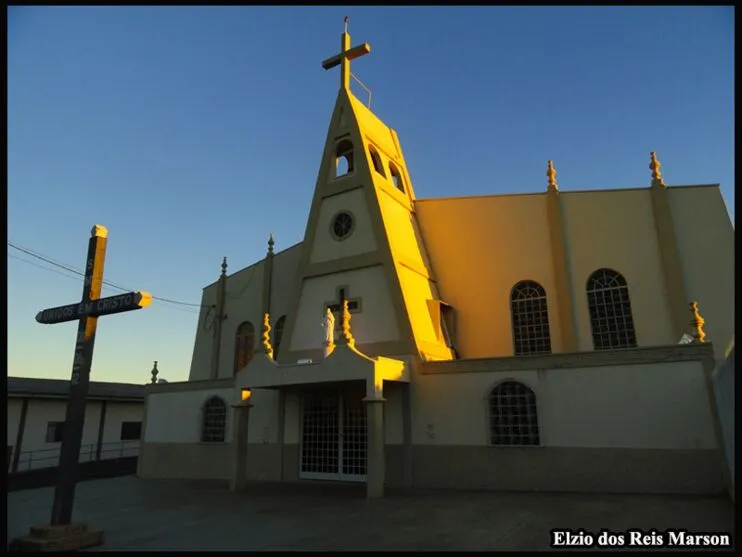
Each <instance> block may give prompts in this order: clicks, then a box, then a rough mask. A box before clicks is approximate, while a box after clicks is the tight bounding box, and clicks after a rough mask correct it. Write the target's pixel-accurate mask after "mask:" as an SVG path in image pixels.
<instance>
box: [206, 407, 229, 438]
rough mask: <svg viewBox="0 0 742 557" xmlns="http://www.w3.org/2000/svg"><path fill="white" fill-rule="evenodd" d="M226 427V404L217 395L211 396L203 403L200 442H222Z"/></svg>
mask: <svg viewBox="0 0 742 557" xmlns="http://www.w3.org/2000/svg"><path fill="white" fill-rule="evenodd" d="M226 428H227V404H226V403H225V402H224V400H222V399H221V398H219V397H218V396H213V397H211V398H210V399H209V400H207V401H206V402H205V403H204V406H203V414H202V423H201V442H202V443H223V442H224V440H225V439H224V438H225V432H226Z"/></svg>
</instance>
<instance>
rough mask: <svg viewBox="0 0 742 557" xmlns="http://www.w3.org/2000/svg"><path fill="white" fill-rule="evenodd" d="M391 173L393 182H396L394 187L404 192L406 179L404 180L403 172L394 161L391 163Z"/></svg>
mask: <svg viewBox="0 0 742 557" xmlns="http://www.w3.org/2000/svg"><path fill="white" fill-rule="evenodd" d="M389 174H391V175H392V182H394V187H395V188H397V189H398V190H399V191H401V192H402V193H404V180H402V173H401V172H400V171H399V169H398V168H397V167H396V166H395V165H394V163H393V162H390V163H389Z"/></svg>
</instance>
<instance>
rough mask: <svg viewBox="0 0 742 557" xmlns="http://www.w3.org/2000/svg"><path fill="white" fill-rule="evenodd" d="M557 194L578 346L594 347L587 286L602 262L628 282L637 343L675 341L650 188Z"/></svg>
mask: <svg viewBox="0 0 742 557" xmlns="http://www.w3.org/2000/svg"><path fill="white" fill-rule="evenodd" d="M559 199H560V202H561V204H562V211H563V219H564V227H565V236H566V245H567V254H568V255H567V257H568V262H567V263H568V266H569V269H570V274H571V277H572V289H573V299H574V307H575V309H576V311H575V319H576V322H577V332H578V348H579V350H580V351H589V350H593V340H592V329H591V325H590V314H589V311H588V306H587V290H586V287H587V280H588V278H589V276H590V275H591V274H592V273H593V272H594V271H596V270H597V269H600V268H603V267H607V268H609V269H613V270H614V271H617V272H619V273H621V274H622V275H623V276H624V278H625V279H626V282H627V283H628V287H629V297H630V300H631V311H632V315H633V318H634V327H635V330H636V337H637V344H638V346H663V345H669V344H674V343H677V342H678V340H679V339H676V338H673V334H672V328H671V321H670V316H669V313H668V307H667V302H666V296H665V283H664V279H663V277H664V275H663V270H662V266H661V257H660V251H659V243H658V239H657V231H656V228H655V222H654V214H653V212H652V200H651V197H650V191H649V189H648V188H645V189H626V190H601V191H580V192H563V193H560V194H559Z"/></svg>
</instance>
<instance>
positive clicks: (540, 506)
mask: <svg viewBox="0 0 742 557" xmlns="http://www.w3.org/2000/svg"><path fill="white" fill-rule="evenodd" d="M363 487H364V486H347V485H331V486H324V485H301V486H300V485H287V484H284V485H251V486H249V487H248V488H247V489H246V490H245V491H243V492H239V493H232V492H230V491H228V490H227V489H226V487H225V486H221V485H218V484H213V483H212V484H208V483H196V482H177V481H156V480H139V479H137V478H136V477H134V476H125V477H119V478H112V479H103V480H94V481H87V482H83V483H80V484H79V485H78V486H77V500H76V504H75V513H74V519H75V520H76V521H82V522H86V523H88V524H89V525H90V526H91V527H95V528H102V529H103V530H104V531H105V544H104V545H103V546H102V547H101V548H97V549H99V550H100V549H103V550H133V551H144V550H172V551H185V550H204V551H208V550H212V551H218V550H232V551H235V550H241V551H246V550H251V551H260V550H284V549H285V550H394V549H400V550H443V549H459V550H487V549H503V550H504V549H515V550H526V549H537V550H539V549H549V538H550V536H549V530H551V529H552V528H555V527H559V528H571V529H580V528H582V529H585V530H588V531H592V532H598V531H599V530H600V529H602V528H608V529H611V530H614V531H615V530H627V529H629V528H641V529H644V530H649V529H651V528H655V529H657V530H665V529H667V528H675V529H678V528H686V529H688V530H690V531H696V532H697V531H706V532H709V531H717V532H718V531H724V532H728V533H732V535H733V528H734V506H733V504H732V503H731V502H730V501H729V500H727V499H724V498H704V497H679V496H674V497H670V496H665V497H660V496H624V495H574V494H523V493H484V492H477V493H460V492H425V493H416V494H415V495H413V496H405V495H401V494H396V495H395V494H392V495H391V496H389V497H387V498H384V499H380V500H375V501H367V500H366V499H365V498H364V490H363ZM52 497H53V488H41V489H35V490H28V491H16V492H12V493H9V494H8V539H9V540H11V539H13V538H14V537H16V536H19V535H25V534H26V533H27V531H28V527H29V526H31V525H35V524H43V523H46V522H48V521H49V513H50V509H51V502H52Z"/></svg>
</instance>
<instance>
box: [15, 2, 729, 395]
mask: <svg viewBox="0 0 742 557" xmlns="http://www.w3.org/2000/svg"><path fill="white" fill-rule="evenodd" d="M345 15H348V16H349V17H350V27H349V30H350V33H351V35H352V37H353V44H354V45H355V44H358V43H359V42H363V41H367V42H369V43H370V44H371V47H372V52H371V55H370V56H364V57H363V58H361V59H359V60H357V61H355V62H354V63H353V67H352V70H353V73H354V74H355V75H356V76H358V78H359V79H360V80H361V81H362V82H363V83H364V84H365V85H367V86H368V87H369V88H370V89H371V90H372V92H373V95H372V109H373V110H374V112H375V113H376V114H377V115H378V116H379V117H380V118H381V119H382V120H384V121H385V122H386V123H387V124H388V125H390V126H391V127H393V128H394V129H396V130H397V132H398V134H399V137H400V141H401V143H402V147H403V149H404V150H405V157H406V160H407V164H408V166H409V170H410V174H411V178H412V181H413V184H414V187H415V192H416V194H417V195H418V197H421V198H425V197H442V196H459V195H482V194H496V193H515V192H535V191H543V190H544V189H545V187H546V175H545V172H546V161H547V160H548V159H553V160H554V162H555V166H556V169H557V172H558V176H557V179H558V182H559V186H560V188H561V189H562V190H564V191H568V190H580V189H603V188H622V187H640V186H648V185H649V180H650V170H649V168H648V164H649V152H650V151H653V150H654V151H657V153H658V156H659V159H660V161H661V162H662V165H663V166H662V170H663V174H664V177H665V179H666V182H667V183H668V184H669V185H671V186H672V185H688V184H709V183H720V184H721V185H722V192H723V195H724V198H725V200H726V203H727V207H728V209H729V211H730V215H731V217H732V219H734V157H733V154H734V153H733V151H734V122H733V119H734V54H733V51H734V8H733V7H477V8H470V7H420V8H410V7H367V8H362V7H350V8H342V7H311V8H296V7H118V6H116V7H96V8H87V7H85V8H71V7H61V8H56V7H30V8H26V7H20V8H19V7H13V8H9V12H8V240H9V241H10V242H12V243H14V244H16V245H19V246H22V247H24V248H29V249H31V250H33V251H35V252H37V253H40V254H42V255H44V256H47V257H50V258H52V259H54V260H55V261H58V262H62V263H65V264H67V265H70V266H72V267H74V268H77V269H81V270H82V268H83V266H84V261H85V256H86V249H87V247H86V246H87V240H88V238H89V234H90V229H91V227H92V225H93V224H95V223H99V224H103V225H105V226H106V227H108V229H109V242H108V254H107V260H106V269H105V278H106V279H107V280H109V281H111V282H113V283H115V284H117V285H121V286H123V287H125V288H128V289H132V290H146V291H149V292H151V293H152V294H153V295H155V296H159V297H164V298H169V299H172V300H176V301H182V302H186V303H191V304H199V303H200V297H201V289H202V288H203V287H204V286H206V285H207V284H209V283H211V282H213V281H214V280H216V278H217V277H218V275H219V265H220V263H221V258H222V256H224V255H226V256H227V258H228V261H229V268H230V272H234V271H236V270H238V269H241V268H243V267H245V266H247V265H249V264H250V263H252V262H254V261H256V260H257V259H260V258H262V257H263V256H264V254H265V251H266V241H267V238H268V234H269V233H270V232H273V233H274V235H275V238H276V249H277V250H278V249H284V248H286V247H289V246H291V245H293V244H295V243H296V242H299V241H301V240H302V238H303V234H304V227H305V225H306V219H307V216H308V212H309V205H310V201H311V196H312V191H313V188H314V185H315V180H316V177H317V171H318V169H319V162H320V156H321V154H322V150H323V147H324V141H325V134H326V133H327V127H328V125H329V118H330V115H331V112H332V108H333V106H334V102H335V96H336V93H337V89H338V87H339V80H340V76H339V75H338V70H337V69H334V70H332V71H329V72H326V71H324V70H322V68H321V65H320V63H321V61H322V60H323V59H325V58H328V57H330V56H332V55H334V54H336V53H337V51H338V50H339V48H340V34H341V32H342V28H343V16H345ZM356 94H357V96H358V97H359V98H361V99H365V98H366V97H365V96H364V95H365V94H364V93H363V90H361V89H357V93H356ZM8 254H9V257H8V375H17V376H29V377H52V378H69V376H70V371H71V364H72V357H73V351H74V338H75V333H76V324H75V323H64V324H58V325H40V324H37V323H36V322H35V321H34V316H35V314H36V313H37V312H38V311H39V310H40V309H43V308H46V307H52V306H58V305H63V304H67V303H73V302H76V301H78V300H79V299H80V295H81V291H82V279H81V277H79V276H78V277H74V275H71V274H70V273H66V272H65V271H62V270H60V269H57V268H55V267H51V266H50V265H48V264H46V263H43V262H42V261H40V260H37V259H33V258H32V257H31V256H29V255H27V254H24V253H22V252H18V251H16V250H15V249H11V248H10V247H9V248H8ZM18 257H20V258H22V259H25V260H26V261H30V262H32V263H33V265H32V264H30V263H27V262H24V261H21V260H19V259H18ZM42 267H47V269H44V268H42ZM48 269H53V270H54V271H50V270H48ZM116 293H119V291H118V290H115V289H111V288H105V289H104V295H106V296H110V295H114V294H116ZM197 311H198V309H197V308H196V307H192V306H184V305H175V304H171V303H166V302H161V301H157V300H156V301H155V302H153V304H152V306H150V307H149V308H147V309H144V310H140V311H136V312H130V313H126V314H119V315H116V316H109V317H103V318H101V319H100V320H99V322H98V335H97V341H96V350H95V357H94V361H93V375H92V379H93V380H101V381H124V382H137V383H142V382H146V381H147V380H148V379H149V370H150V369H151V367H152V361H153V360H159V362H160V363H159V368H160V377H164V378H166V379H168V380H170V381H177V380H184V379H186V378H187V377H188V370H189V366H190V361H191V355H192V348H193V340H194V336H195V332H196V328H197V326H198V325H199V324H198V323H197V321H198V314H197ZM318 334H320V332H318Z"/></svg>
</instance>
